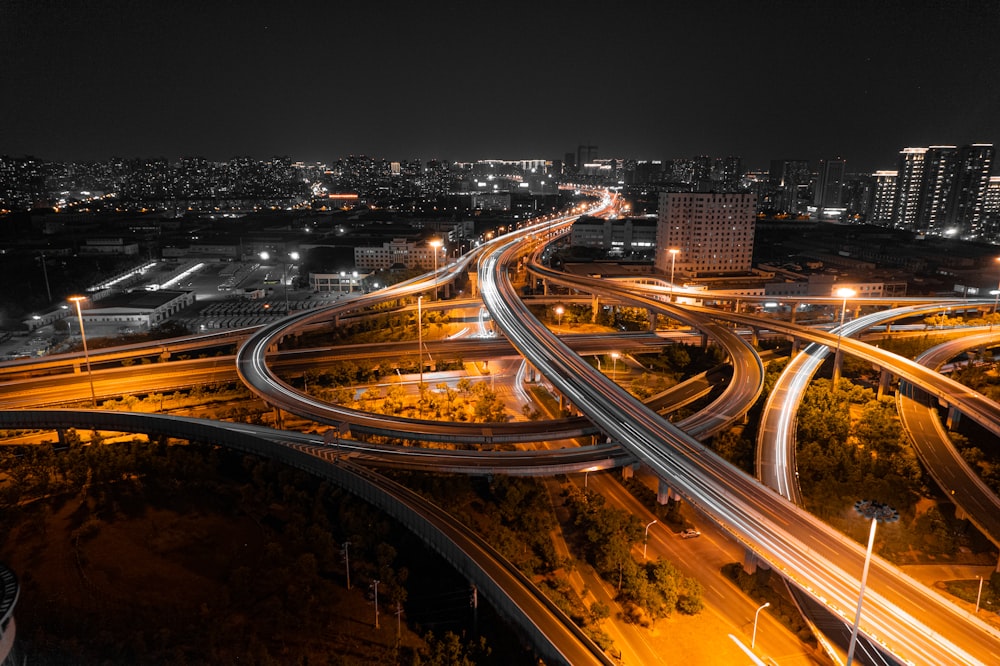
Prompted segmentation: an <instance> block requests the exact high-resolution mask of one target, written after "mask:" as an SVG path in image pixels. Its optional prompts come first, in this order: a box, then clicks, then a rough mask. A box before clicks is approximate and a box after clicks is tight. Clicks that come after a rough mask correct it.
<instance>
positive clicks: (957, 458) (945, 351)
mask: <svg viewBox="0 0 1000 666" xmlns="http://www.w3.org/2000/svg"><path fill="white" fill-rule="evenodd" d="M998 344H1000V332H990V331H986V332H982V333H978V334H975V335H968V336H964V337H961V338H957V339H955V340H950V341H948V342H946V343H943V344H941V345H938V346H936V347H933V348H931V349H929V350H927V351H926V352H924V353H923V354H921V355H920V356H918V357H917V359H916V361H917V362H918V363H921V364H923V365H925V366H927V367H928V368H931V369H934V370H937V369H939V368H940V367H941V366H942V365H944V364H945V363H946V362H947V361H949V360H951V359H952V358H954V357H956V356H958V355H959V354H960V353H962V352H964V351H968V350H971V349H977V348H984V349H985V348H987V347H992V346H996V345H998ZM934 402H936V401H934V400H933V399H929V397H928V396H927V394H926V393H924V392H923V390H922V389H920V388H918V387H916V386H913V385H912V384H910V383H908V382H906V381H902V382H900V387H899V391H897V392H896V405H897V408H898V410H899V416H900V420H901V421H902V422H903V428H904V430H906V433H907V435H908V436H909V438H910V441H911V442H912V444H913V448H914V450H915V451H916V452H917V456H918V457H919V458H920V460H921V461H922V462H923V463H924V466H925V467H926V468H927V470H928V472H929V473H930V475H931V477H933V478H934V480H935V481H936V482H937V484H938V486H940V487H941V489H942V490H943V491H944V492H945V494H946V495H948V497H949V498H950V499H951V500H952V501H953V502H954V503H955V505H956V506H957V507H958V509H959V516H960V517H961V516H962V515H963V514H964V516H965V517H967V518H968V519H969V521H970V522H972V524H973V525H975V526H976V528H977V529H978V530H979V531H980V532H982V533H983V534H984V535H986V537H987V538H988V539H989V540H990V541H992V542H993V543H994V544H995V545H997V546H1000V498H998V497H997V495H996V493H994V492H993V491H992V490H990V488H989V487H988V486H987V485H986V484H985V483H983V481H982V479H980V478H979V475H978V474H977V473H976V472H975V470H973V469H972V468H971V467H969V464H968V463H966V462H965V459H964V458H963V457H962V454H961V452H959V451H958V449H957V448H956V447H955V445H954V444H952V442H951V438H950V437H948V433H947V432H946V430H945V428H944V426H943V425H942V424H941V419H940V417H939V416H938V412H937V409H936V406H935V405H934V404H933V403H934Z"/></svg>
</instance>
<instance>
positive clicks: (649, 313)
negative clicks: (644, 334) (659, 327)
mask: <svg viewBox="0 0 1000 666" xmlns="http://www.w3.org/2000/svg"><path fill="white" fill-rule="evenodd" d="M646 317H648V318H649V331H650V332H651V333H655V332H656V313H655V312H653V311H652V310H646Z"/></svg>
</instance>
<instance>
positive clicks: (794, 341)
mask: <svg viewBox="0 0 1000 666" xmlns="http://www.w3.org/2000/svg"><path fill="white" fill-rule="evenodd" d="M798 353H799V339H798V338H792V358H795V355H796V354H798Z"/></svg>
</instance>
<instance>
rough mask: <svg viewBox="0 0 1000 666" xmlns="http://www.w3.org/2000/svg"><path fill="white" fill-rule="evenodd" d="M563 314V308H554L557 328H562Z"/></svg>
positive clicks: (559, 306) (558, 306)
mask: <svg viewBox="0 0 1000 666" xmlns="http://www.w3.org/2000/svg"><path fill="white" fill-rule="evenodd" d="M563 312H565V310H564V309H563V306H561V305H557V306H556V308H555V313H556V321H557V322H558V325H559V326H562V316H563Z"/></svg>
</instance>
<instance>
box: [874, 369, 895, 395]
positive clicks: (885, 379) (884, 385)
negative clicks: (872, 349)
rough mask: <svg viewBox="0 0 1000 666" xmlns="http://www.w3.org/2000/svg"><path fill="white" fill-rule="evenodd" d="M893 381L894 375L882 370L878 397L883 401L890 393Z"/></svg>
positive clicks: (879, 378) (879, 377)
mask: <svg viewBox="0 0 1000 666" xmlns="http://www.w3.org/2000/svg"><path fill="white" fill-rule="evenodd" d="M891 380H892V373H891V372H889V371H888V370H886V369H885V368H882V371H881V372H880V373H879V376H878V392H877V393H876V397H877V398H878V399H879V400H881V399H882V398H883V397H884V396H885V394H886V393H888V392H889V382H890V381H891Z"/></svg>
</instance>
